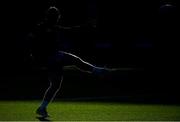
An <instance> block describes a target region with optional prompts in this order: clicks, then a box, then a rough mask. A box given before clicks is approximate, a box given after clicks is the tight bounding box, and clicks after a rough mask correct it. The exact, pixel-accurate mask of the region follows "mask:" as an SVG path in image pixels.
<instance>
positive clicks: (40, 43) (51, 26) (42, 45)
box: [29, 7, 113, 118]
mask: <svg viewBox="0 0 180 122" xmlns="http://www.w3.org/2000/svg"><path fill="white" fill-rule="evenodd" d="M60 18H61V14H60V11H59V9H58V8H56V7H50V8H49V9H48V11H47V15H46V18H45V21H44V22H42V23H40V24H38V25H37V28H36V29H35V32H33V33H30V34H29V37H30V38H29V40H30V43H29V45H30V46H29V47H30V48H29V56H30V57H31V58H32V59H33V60H34V61H35V62H36V63H35V64H37V66H43V67H46V68H47V72H48V80H49V82H50V86H49V87H48V89H47V90H46V92H45V94H44V98H43V100H42V103H41V105H40V106H39V108H38V109H37V111H36V113H37V114H38V115H40V116H41V117H44V118H45V117H48V113H47V111H46V108H47V106H48V104H49V103H50V101H52V100H53V98H54V97H55V95H56V93H57V92H58V91H59V89H60V87H61V83H62V80H63V67H64V66H69V65H71V66H75V67H76V68H77V69H80V70H81V71H84V72H88V73H93V74H103V73H105V72H109V71H111V69H107V68H101V67H96V66H94V65H92V64H90V63H88V62H86V61H84V60H82V59H81V58H80V57H78V56H76V55H74V54H71V53H68V52H64V51H59V49H58V41H59V40H58V39H57V35H58V31H59V30H60V29H72V28H79V26H74V27H62V26H59V25H58V24H57V23H58V21H59V19H60ZM112 70H113V69H112Z"/></svg>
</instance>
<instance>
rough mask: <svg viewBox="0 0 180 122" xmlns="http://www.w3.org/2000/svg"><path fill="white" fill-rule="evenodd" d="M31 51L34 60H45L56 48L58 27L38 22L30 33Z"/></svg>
mask: <svg viewBox="0 0 180 122" xmlns="http://www.w3.org/2000/svg"><path fill="white" fill-rule="evenodd" d="M30 35H31V38H30V45H31V53H32V56H33V57H34V58H35V60H36V61H40V62H42V63H43V62H46V61H47V60H48V58H49V57H52V56H53V55H55V54H56V52H57V50H58V44H59V43H58V41H59V40H58V38H57V37H58V27H57V26H48V25H46V24H39V25H37V27H36V28H35V29H34V31H33V33H31V34H30Z"/></svg>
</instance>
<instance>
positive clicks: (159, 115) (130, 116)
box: [0, 101, 180, 121]
mask: <svg viewBox="0 0 180 122" xmlns="http://www.w3.org/2000/svg"><path fill="white" fill-rule="evenodd" d="M39 103H40V101H0V121H9V120H15V121H21V120H24V121H27V120H28V121H34V120H37V119H36V114H35V113H34V111H35V110H36V108H37V107H38V105H39ZM48 111H49V113H50V115H51V118H50V120H52V121H55V120H57V121H61V120H62V121H67V120H68V121H70V120H77V121H82V120H86V121H90V120H93V121H97V120H102V121H105V120H108V121H114V120H125V121H131V120H132V121H134V120H136V121H145V120H147V121H150V120H156V121H165V120H166V121H171V120H172V121H174V120H180V106H176V105H151V104H125V103H110V102H109V103H108V102H104V103H103V102H65V101H64V102H58V101H56V102H53V103H51V104H50V105H49V108H48Z"/></svg>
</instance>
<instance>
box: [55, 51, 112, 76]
mask: <svg viewBox="0 0 180 122" xmlns="http://www.w3.org/2000/svg"><path fill="white" fill-rule="evenodd" d="M57 57H58V58H59V61H60V62H62V64H63V66H75V67H76V68H78V69H79V70H81V71H84V72H88V73H93V74H95V75H104V74H106V73H108V72H111V69H109V68H105V67H97V66H95V65H93V64H90V63H89V62H86V61H84V60H82V59H81V58H80V57H78V56H76V55H74V54H71V53H67V52H64V51H59V53H58V56H57Z"/></svg>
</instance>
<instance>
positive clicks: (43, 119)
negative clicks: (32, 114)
mask: <svg viewBox="0 0 180 122" xmlns="http://www.w3.org/2000/svg"><path fill="white" fill-rule="evenodd" d="M36 119H38V120H39V121H51V120H50V119H48V118H45V117H36Z"/></svg>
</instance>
